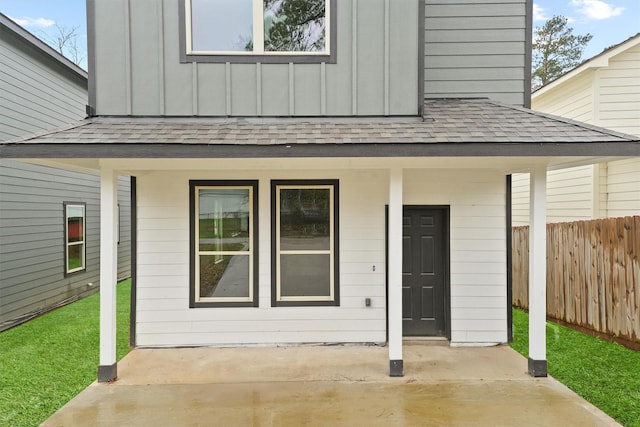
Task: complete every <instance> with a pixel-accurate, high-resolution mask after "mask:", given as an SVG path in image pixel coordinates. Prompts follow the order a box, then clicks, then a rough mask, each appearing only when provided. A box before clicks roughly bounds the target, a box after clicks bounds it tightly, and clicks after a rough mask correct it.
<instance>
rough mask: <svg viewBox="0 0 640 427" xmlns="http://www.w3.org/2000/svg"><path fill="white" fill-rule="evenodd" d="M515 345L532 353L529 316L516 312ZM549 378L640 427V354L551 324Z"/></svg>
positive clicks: (519, 311)
mask: <svg viewBox="0 0 640 427" xmlns="http://www.w3.org/2000/svg"><path fill="white" fill-rule="evenodd" d="M513 331H514V334H513V335H514V342H513V343H512V344H511V347H513V349H515V350H516V351H518V352H519V353H520V354H522V355H523V356H525V357H527V356H528V353H529V316H528V314H526V313H525V312H523V311H521V310H516V309H514V310H513ZM547 361H548V365H549V367H548V369H549V375H551V376H553V377H554V378H556V379H557V380H558V381H560V382H562V383H563V384H565V385H566V386H567V387H569V388H570V389H571V390H573V391H575V392H576V393H577V394H579V395H580V396H582V397H583V398H584V399H586V400H587V401H589V402H591V403H592V404H593V405H595V406H597V407H598V408H600V409H601V410H603V411H604V412H606V413H607V414H608V415H609V416H611V417H613V418H615V419H616V421H618V422H619V423H621V424H623V425H625V426H627V427H629V426H636V427H637V426H640V352H636V351H633V350H629V349H628V348H625V347H623V346H621V345H619V344H616V343H612V342H607V341H603V340H601V339H599V338H595V337H592V336H589V335H586V334H583V333H581V332H578V331H575V330H573V329H569V328H566V327H564V326H560V325H557V324H555V323H552V322H547Z"/></svg>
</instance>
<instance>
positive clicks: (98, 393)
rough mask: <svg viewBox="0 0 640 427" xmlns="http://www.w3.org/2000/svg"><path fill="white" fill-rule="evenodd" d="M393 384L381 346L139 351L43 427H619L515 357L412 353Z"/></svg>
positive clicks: (408, 349) (493, 350)
mask: <svg viewBox="0 0 640 427" xmlns="http://www.w3.org/2000/svg"><path fill="white" fill-rule="evenodd" d="M403 354H404V361H405V367H406V368H407V375H406V376H405V377H404V378H402V379H400V378H390V377H388V376H387V375H385V372H384V369H383V367H384V366H385V364H386V360H387V348H385V347H379V346H359V345H351V346H321V347H318V346H296V347H245V348H190V349H137V350H133V351H132V352H131V353H130V354H129V355H127V356H126V357H125V358H124V359H123V360H122V361H121V363H120V367H119V368H120V373H121V379H119V380H118V381H116V382H115V383H112V384H98V383H94V384H92V385H91V386H89V387H88V388H87V389H86V390H84V391H83V392H81V393H80V394H79V395H78V396H77V397H76V398H74V399H73V400H71V401H70V402H69V403H68V404H67V405H65V406H64V407H63V408H61V409H60V410H59V411H58V412H57V413H55V414H54V415H53V416H52V417H51V418H50V419H49V420H47V421H46V422H45V423H44V424H43V426H58V425H93V426H98V427H99V426H111V425H166V424H171V425H176V426H179V425H185V426H187V425H208V424H211V423H214V424H216V425H218V424H219V425H233V426H245V425H247V426H250V425H254V426H255V425H288V424H296V425H336V426H352V425H372V426H383V425H384V426H387V425H396V426H412V425H425V423H426V424H429V425H476V426H483V425H487V426H495V425H529V424H531V423H532V422H533V420H535V424H536V425H599V426H615V425H618V424H617V423H616V422H615V421H614V420H612V419H611V418H610V417H608V416H607V415H606V414H604V413H603V412H601V411H600V410H598V409H597V408H595V407H594V406H592V405H591V404H589V403H588V402H586V401H585V400H583V399H582V398H580V397H579V396H577V395H576V394H574V393H573V392H572V391H570V390H569V389H568V388H566V387H565V386H564V385H562V384H560V383H559V382H557V381H556V380H554V379H552V378H546V379H533V378H531V377H530V376H529V375H527V373H526V361H525V359H524V358H523V357H522V356H520V355H519V354H517V353H516V352H515V351H513V350H512V349H510V348H509V347H508V346H495V347H483V348H478V347H475V348H470V347H465V348H453V347H450V346H448V345H447V344H444V343H443V344H433V343H432V344H427V343H424V342H421V343H415V342H406V343H405V345H404V353H403Z"/></svg>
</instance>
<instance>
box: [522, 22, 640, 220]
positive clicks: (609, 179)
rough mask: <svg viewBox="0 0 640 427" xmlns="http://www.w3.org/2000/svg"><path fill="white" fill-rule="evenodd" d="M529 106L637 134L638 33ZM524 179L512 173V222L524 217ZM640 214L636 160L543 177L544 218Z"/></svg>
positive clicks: (559, 81) (526, 182) (639, 101)
mask: <svg viewBox="0 0 640 427" xmlns="http://www.w3.org/2000/svg"><path fill="white" fill-rule="evenodd" d="M531 108H532V109H534V110H537V111H542V112H544V113H549V114H554V115H557V116H562V117H566V118H568V119H574V120H579V121H581V122H584V123H589V124H593V125H596V126H602V127H605V128H608V129H613V130H616V131H618V132H624V133H627V134H632V135H638V136H640V33H639V34H636V35H635V36H633V37H631V38H629V39H627V40H625V41H624V42H622V43H620V44H618V45H616V46H613V47H610V48H609V49H607V50H605V51H604V52H602V53H601V54H599V55H597V56H595V57H593V58H591V59H589V60H587V61H585V62H584V63H583V64H582V65H580V66H579V67H577V68H575V69H573V70H571V71H569V72H568V73H566V74H564V75H563V76H561V77H559V78H558V79H556V80H554V81H553V82H551V83H549V84H547V85H546V86H544V87H542V88H540V89H538V90H537V91H535V92H534V93H533V95H532V99H531ZM528 186H529V177H528V174H516V175H514V177H513V224H514V225H526V224H528V221H529V187H528ZM628 215H640V159H637V158H636V159H626V160H617V161H612V162H605V163H598V164H595V165H586V166H579V167H572V168H567V169H560V170H556V171H552V172H549V175H548V179H547V221H548V222H564V221H577V220H586V219H593V218H605V217H618V216H628Z"/></svg>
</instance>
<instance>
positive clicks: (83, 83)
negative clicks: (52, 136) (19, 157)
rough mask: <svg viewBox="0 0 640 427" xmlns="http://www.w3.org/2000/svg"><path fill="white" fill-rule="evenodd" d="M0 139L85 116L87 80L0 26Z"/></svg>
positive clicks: (69, 121) (51, 127) (58, 125)
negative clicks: (0, 35)
mask: <svg viewBox="0 0 640 427" xmlns="http://www.w3.org/2000/svg"><path fill="white" fill-rule="evenodd" d="M0 31H1V34H2V37H1V38H0V87H1V88H2V89H1V90H0V141H6V140H9V139H14V138H18V137H21V136H24V135H27V134H31V133H37V132H42V131H45V130H49V129H54V128H56V127H60V126H62V125H65V124H69V123H73V122H75V121H77V120H80V119H82V118H83V117H84V116H85V104H86V103H87V79H86V77H82V76H80V75H78V74H76V73H74V72H71V71H69V70H68V69H67V68H66V66H63V65H61V64H59V63H58V62H56V61H55V60H53V59H52V58H50V57H48V56H46V55H43V54H42V53H40V52H39V51H38V50H37V49H36V48H35V47H33V46H32V45H30V44H29V43H26V42H25V41H24V40H22V39H21V38H20V37H19V36H18V35H16V34H15V33H13V32H11V31H9V30H8V29H6V28H5V27H4V26H2V25H0Z"/></svg>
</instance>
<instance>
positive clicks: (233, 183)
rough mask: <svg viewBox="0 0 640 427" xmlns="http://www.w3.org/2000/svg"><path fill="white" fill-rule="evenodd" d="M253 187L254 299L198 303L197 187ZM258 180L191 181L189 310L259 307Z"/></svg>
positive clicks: (252, 266)
mask: <svg viewBox="0 0 640 427" xmlns="http://www.w3.org/2000/svg"><path fill="white" fill-rule="evenodd" d="M207 186H210V187H238V186H245V187H252V188H253V197H252V210H253V212H252V215H253V221H252V224H251V226H252V227H253V242H252V245H253V265H251V268H252V269H253V283H252V284H250V286H253V299H252V301H233V302H223V301H215V302H214V301H206V302H200V301H196V286H197V283H196V250H195V248H196V243H197V238H196V235H195V231H196V217H195V207H196V187H207ZM258 213H259V209H258V180H189V308H202V307H258V303H259V298H258V289H259V270H258V266H259V259H258V258H259V247H258V235H259V228H258V224H259V219H258Z"/></svg>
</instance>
